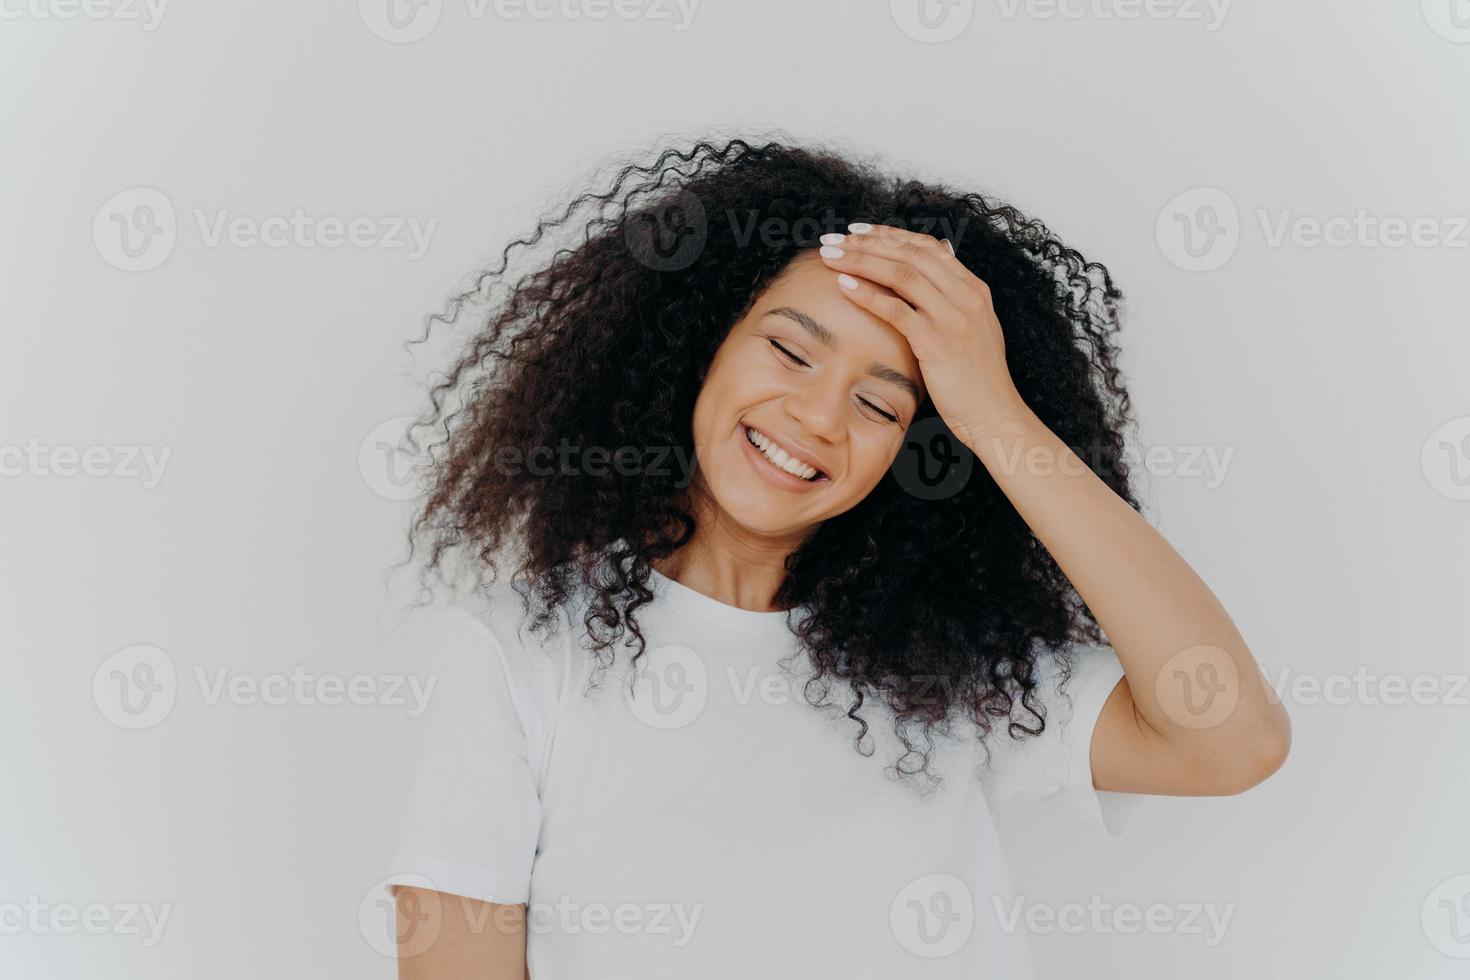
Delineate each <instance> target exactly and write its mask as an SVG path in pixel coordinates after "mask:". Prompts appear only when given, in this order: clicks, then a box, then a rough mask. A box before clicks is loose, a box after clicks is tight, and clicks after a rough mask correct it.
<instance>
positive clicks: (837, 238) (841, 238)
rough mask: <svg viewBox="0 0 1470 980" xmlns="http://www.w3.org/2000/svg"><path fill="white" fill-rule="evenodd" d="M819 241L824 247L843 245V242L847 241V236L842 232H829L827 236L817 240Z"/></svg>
mask: <svg viewBox="0 0 1470 980" xmlns="http://www.w3.org/2000/svg"><path fill="white" fill-rule="evenodd" d="M817 241H819V242H821V243H822V244H823V245H841V244H842V243H843V242H845V241H847V236H846V235H844V234H843V233H842V232H840V231H829V232H827V234H825V235H823V236H822V237H821V238H819V239H817Z"/></svg>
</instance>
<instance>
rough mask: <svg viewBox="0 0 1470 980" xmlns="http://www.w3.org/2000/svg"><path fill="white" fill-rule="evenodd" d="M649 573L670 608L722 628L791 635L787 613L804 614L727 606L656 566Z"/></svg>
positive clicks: (794, 617) (657, 592)
mask: <svg viewBox="0 0 1470 980" xmlns="http://www.w3.org/2000/svg"><path fill="white" fill-rule="evenodd" d="M649 572H650V575H649V585H650V587H651V588H652V589H653V592H654V594H655V595H657V596H659V598H660V599H662V600H663V601H664V602H665V603H667V604H668V606H669V607H670V608H671V609H677V610H680V611H682V612H685V613H688V614H689V615H691V616H694V617H695V618H697V619H701V620H703V621H704V622H707V623H709V624H710V625H712V626H716V627H719V628H722V629H728V630H734V631H736V632H740V633H759V634H763V635H768V636H778V635H780V634H782V633H784V634H786V635H788V636H790V635H792V633H791V627H790V626H788V625H787V616H788V615H790V616H791V617H792V619H793V620H796V619H799V617H800V615H801V611H800V609H799V608H798V609H796V610H784V609H782V610H777V611H775V612H760V611H758V610H755V609H741V608H740V607H739V606H730V605H726V604H725V603H723V602H721V601H720V600H718V599H716V598H714V597H713V596H707V595H705V594H704V593H703V592H697V591H695V590H694V589H691V588H690V587H689V586H687V585H684V584H683V583H682V582H677V581H675V580H674V579H671V578H669V577H668V576H667V575H665V574H663V573H662V572H660V571H659V570H658V569H656V568H652V567H650V568H649Z"/></svg>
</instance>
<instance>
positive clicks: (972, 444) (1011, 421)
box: [952, 394, 1041, 458]
mask: <svg viewBox="0 0 1470 980" xmlns="http://www.w3.org/2000/svg"><path fill="white" fill-rule="evenodd" d="M1040 423H1041V420H1040V419H1038V418H1037V417H1036V413H1035V412H1033V411H1031V408H1030V406H1029V405H1027V404H1026V402H1025V401H1024V400H1023V399H1022V398H1021V396H1020V395H1019V394H1017V395H1013V396H1009V397H1005V398H998V399H996V400H994V401H993V402H992V403H990V404H988V405H986V406H985V407H984V408H983V409H981V410H979V411H976V412H973V413H971V414H969V415H967V416H966V418H965V420H964V421H963V422H962V423H960V424H959V425H958V426H953V427H952V429H953V431H954V434H955V436H956V437H958V438H959V440H960V441H961V442H963V443H964V444H965V445H966V446H968V447H969V449H970V451H971V452H973V453H974V454H975V455H976V456H981V457H982V458H983V456H984V454H985V453H986V452H988V451H989V450H990V449H991V446H990V445H987V444H988V443H993V442H995V441H996V440H997V439H1000V440H1001V441H1007V440H1010V439H1014V438H1017V437H1023V436H1025V435H1027V434H1028V433H1029V432H1030V431H1031V430H1032V429H1033V427H1034V426H1036V425H1039V424H1040Z"/></svg>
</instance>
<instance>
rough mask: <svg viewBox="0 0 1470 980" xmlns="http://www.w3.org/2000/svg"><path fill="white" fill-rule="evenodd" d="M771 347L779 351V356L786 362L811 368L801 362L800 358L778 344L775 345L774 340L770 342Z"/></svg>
mask: <svg viewBox="0 0 1470 980" xmlns="http://www.w3.org/2000/svg"><path fill="white" fill-rule="evenodd" d="M768 339H769V338H768ZM771 346H772V347H774V348H776V349H777V350H778V351H780V352H781V355H782V356H783V357H785V358H787V359H788V360H791V361H794V362H795V363H797V364H800V365H801V366H802V367H811V365H810V364H808V363H807V362H806V361H803V360H802V359H801V358H799V357H797V356H796V355H795V354H793V353H791V351H789V350H787V349H786V348H784V347H782V346H781V345H780V344H778V343H776V341H775V340H771Z"/></svg>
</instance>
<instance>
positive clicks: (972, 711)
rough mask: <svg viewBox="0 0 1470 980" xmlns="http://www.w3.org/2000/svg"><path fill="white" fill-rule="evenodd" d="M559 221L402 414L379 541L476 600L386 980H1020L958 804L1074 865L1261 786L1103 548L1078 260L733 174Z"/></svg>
mask: <svg viewBox="0 0 1470 980" xmlns="http://www.w3.org/2000/svg"><path fill="white" fill-rule="evenodd" d="M630 178H634V180H633V182H632V185H631V186H626V187H625V184H627V183H628V182H629V179H630ZM589 203H590V204H593V205H596V206H597V207H598V209H599V214H598V216H597V217H596V218H594V219H593V220H592V221H591V222H590V223H589V225H588V227H587V236H586V240H585V241H583V242H581V243H578V244H576V246H575V247H574V248H570V249H563V250H561V251H559V252H557V253H556V255H555V256H554V257H553V258H552V260H551V261H550V262H548V263H546V264H545V265H544V267H541V268H539V269H537V270H535V271H534V272H533V273H531V274H529V275H527V276H525V277H523V278H522V279H520V280H519V281H518V282H517V283H516V284H515V286H514V288H513V289H511V290H510V291H509V292H508V294H507V295H505V296H503V297H501V298H500V299H499V300H498V301H497V302H496V303H495V310H494V314H493V316H491V317H490V318H489V321H488V324H487V325H486V326H485V327H484V329H482V330H480V331H479V332H478V333H476V334H475V335H474V336H473V337H472V339H471V340H470V342H469V344H468V346H467V347H466V349H465V350H464V352H463V353H462V355H461V356H460V357H459V359H458V360H457V362H456V363H455V364H454V366H453V368H452V370H451V371H450V373H449V374H448V375H447V376H446V377H445V379H444V380H443V381H442V382H441V383H439V384H438V385H437V386H436V387H435V388H434V389H433V399H432V401H433V407H432V410H431V411H430V412H429V413H428V415H427V416H426V417H425V418H424V419H423V420H422V421H423V422H424V423H425V424H428V425H433V426H440V425H442V426H444V427H445V429H446V430H447V433H448V437H449V438H448V442H447V444H446V445H445V446H444V447H443V450H442V452H440V453H438V454H437V455H436V458H435V462H434V471H433V477H434V479H433V486H432V491H431V493H430V495H429V496H428V498H427V502H426V504H425V506H424V509H423V510H422V511H421V512H420V514H419V515H418V518H417V521H416V523H415V525H414V540H415V541H420V542H423V543H424V544H425V545H427V547H428V558H429V561H428V563H427V567H428V568H429V569H435V570H438V569H442V567H443V565H444V563H445V561H446V559H447V558H448V557H449V556H450V555H451V554H453V555H457V556H459V557H460V558H461V559H463V560H464V561H466V562H467V563H468V564H469V566H470V568H471V569H472V570H474V571H475V572H476V577H477V579H478V580H479V581H480V583H481V584H482V586H483V587H482V588H480V589H478V590H477V591H476V592H475V593H474V594H473V595H470V596H468V597H466V598H462V599H460V600H458V601H457V602H455V603H454V604H452V605H449V606H446V607H442V608H440V609H439V610H437V611H436V612H434V613H433V615H432V616H431V618H430V621H429V622H428V624H427V626H426V631H425V634H424V637H423V642H424V644H425V652H426V654H427V655H428V656H429V657H431V658H433V659H432V660H431V663H432V665H433V667H434V670H435V671H436V673H437V674H438V676H439V688H438V694H437V700H436V701H435V703H434V704H433V705H432V706H431V708H430V712H429V714H430V722H429V731H428V736H427V742H426V744H425V748H424V750H423V755H422V758H421V762H420V765H419V769H418V773H417V778H416V781H415V789H414V791H413V795H412V798H411V800H410V801H409V816H408V820H407V822H406V824H405V827H404V830H403V836H402V840H401V843H400V850H399V855H398V859H397V863H396V866H395V874H394V876H393V877H392V878H390V879H389V885H390V888H392V889H393V890H394V891H395V893H396V895H397V901H398V914H399V920H398V924H399V937H398V938H399V941H400V976H402V977H404V978H427V977H447V976H453V977H461V976H465V977H468V976H473V977H485V978H492V977H493V978H516V977H522V976H525V975H527V973H528V972H529V974H530V975H533V976H545V977H552V978H557V980H574V978H578V977H592V976H598V977H610V976H639V977H642V978H650V977H675V976H677V977H681V978H687V977H701V978H709V977H717V976H731V977H735V976H740V977H750V976H793V977H796V976H800V977H803V978H815V977H839V976H840V977H850V976H913V975H923V976H926V977H975V976H1005V977H1008V978H1010V977H1021V976H1027V975H1029V973H1030V967H1029V960H1028V953H1027V950H1026V945H1025V940H1024V937H1023V936H1022V935H1020V931H1019V928H1018V927H1017V924H1016V920H1015V919H1014V917H1013V916H1012V915H1011V912H1012V910H1013V909H1014V908H1015V896H1014V895H1013V894H1012V893H1011V892H1010V891H1009V889H1010V883H1009V879H1008V876H1007V872H1006V869H1005V864H1004V860H1003V855H1002V854H1001V852H1000V849H999V844H998V842H997V839H996V834H995V830H994V826H993V823H992V816H991V814H992V812H993V811H994V810H995V809H996V808H997V807H999V806H1000V805H1001V804H1002V803H1004V802H1005V801H1006V800H1009V799H1011V798H1014V797H1017V796H1044V797H1050V798H1054V799H1056V800H1058V801H1061V802H1064V803H1069V804H1071V805H1075V806H1078V807H1080V808H1081V812H1082V814H1083V815H1084V816H1085V817H1086V818H1087V819H1089V820H1091V821H1092V823H1093V824H1094V826H1099V827H1101V828H1102V829H1103V830H1104V831H1105V832H1107V833H1109V834H1114V835H1116V834H1121V833H1123V832H1125V831H1126V829H1127V828H1128V827H1129V826H1130V825H1131V823H1132V820H1133V818H1134V816H1135V814H1136V812H1137V807H1138V804H1139V803H1140V802H1141V801H1142V799H1143V798H1144V796H1145V795H1147V794H1164V795H1217V794H1231V793H1238V792H1240V791H1242V790H1244V789H1246V788H1248V787H1250V786H1252V785H1255V784H1256V783H1258V782H1260V781H1261V780H1263V779H1264V778H1266V777H1267V776H1268V775H1270V774H1271V773H1272V772H1273V771H1275V770H1276V769H1277V768H1278V767H1279V766H1280V765H1281V763H1282V761H1283V759H1284V757H1285V755H1286V752H1287V748H1288V745H1289V743H1290V725H1289V722H1288V720H1287V717H1286V715H1285V713H1284V711H1283V710H1282V708H1281V706H1280V705H1279V703H1275V702H1273V700H1272V699H1271V698H1269V697H1268V696H1267V694H1266V686H1265V684H1264V681H1263V678H1262V676H1261V673H1260V670H1259V668H1258V667H1257V666H1256V664H1255V662H1254V660H1253V659H1252V655H1251V653H1250V651H1249V650H1248V649H1247V647H1246V644H1245V642H1244V640H1242V638H1241V636H1240V634H1239V633H1238V632H1237V631H1236V629H1235V627H1234V625H1233V624H1232V623H1231V620H1230V617H1229V616H1228V615H1227V613H1226V612H1225V610H1224V609H1223V608H1221V606H1220V604H1219V602H1217V601H1216V599H1215V597H1214V595H1213V594H1212V593H1211V592H1210V590H1209V589H1208V587H1206V585H1205V584H1204V583H1203V582H1202V581H1201V580H1200V579H1199V577H1198V576H1197V575H1195V573H1194V572H1193V571H1192V570H1191V569H1190V567H1189V566H1188V565H1187V564H1186V563H1185V561H1184V560H1183V559H1182V558H1181V557H1180V556H1179V554H1178V553H1177V552H1175V551H1174V550H1173V549H1172V548H1171V547H1170V546H1169V545H1168V544H1167V542H1165V541H1164V539H1163V538H1162V537H1160V536H1159V534H1158V533H1156V532H1155V531H1154V530H1153V529H1152V528H1151V527H1150V526H1149V524H1148V523H1147V522H1146V521H1145V520H1144V519H1143V518H1142V517H1141V516H1140V515H1139V514H1138V512H1137V509H1136V504H1135V502H1134V499H1133V496H1132V493H1131V491H1130V487H1129V481H1128V472H1127V467H1126V465H1125V462H1124V458H1123V457H1124V442H1123V434H1122V432H1123V428H1124V426H1125V424H1126V423H1127V422H1128V421H1129V401H1128V397H1127V394H1126V391H1125V389H1124V386H1123V382H1122V378H1121V375H1120V373H1119V371H1118V369H1117V367H1116V363H1115V362H1116V357H1117V349H1116V346H1115V344H1114V342H1113V337H1114V335H1115V333H1116V331H1117V327H1118V314H1117V303H1118V300H1119V299H1120V298H1121V293H1120V292H1119V291H1118V290H1117V289H1116V288H1115V287H1114V285H1113V283H1112V280H1111V278H1110V276H1109V274H1108V272H1107V270H1106V269H1105V268H1104V267H1103V266H1101V265H1098V264H1096V263H1090V262H1087V261H1085V260H1084V258H1083V257H1082V256H1081V255H1080V254H1079V253H1078V252H1077V251H1075V250H1074V249H1071V248H1068V247H1066V246H1065V245H1063V244H1062V243H1061V242H1060V241H1059V240H1058V239H1057V238H1056V237H1055V236H1054V235H1053V234H1052V233H1051V232H1050V231H1049V230H1048V229H1047V228H1046V227H1045V226H1044V225H1042V224H1041V223H1040V222H1038V221H1036V220H1034V219H1031V218H1029V217H1027V216H1025V215H1023V214H1022V213H1021V212H1019V211H1017V210H1016V209H1014V208H1012V207H1009V206H1006V205H1004V204H1000V203H998V202H995V201H993V200H990V199H988V198H986V197H984V196H982V195H980V194H974V193H961V192H958V191H954V190H951V189H949V188H946V187H942V186H935V185H932V184H922V183H918V182H915V181H901V180H896V179H892V178H889V177H887V176H885V175H884V174H882V173H881V172H879V171H878V170H876V169H874V168H873V167H871V166H866V165H860V164H855V163H851V162H848V161H846V160H844V159H842V158H840V157H839V156H837V155H835V154H832V153H828V152H821V151H817V150H813V149H810V148H801V147H796V146H791V145H783V144H781V143H775V142H773V143H767V144H765V145H750V144H748V143H746V142H744V141H740V140H735V141H731V142H729V143H728V144H726V145H725V146H723V147H719V146H716V145H714V144H711V143H708V142H700V143H698V144H696V145H695V146H694V147H692V148H691V150H690V151H689V152H688V153H676V152H673V151H668V152H665V153H664V154H662V155H661V156H659V157H658V159H657V160H656V161H654V162H653V163H652V164H651V165H650V166H648V167H628V168H625V169H624V170H622V171H621V172H620V174H619V175H618V178H617V180H616V181H614V183H613V186H612V187H611V189H610V190H608V191H607V192H606V193H604V194H602V195H584V196H583V197H581V198H578V199H577V201H575V202H574V203H573V206H572V207H569V208H568V209H567V212H566V213H565V214H564V215H563V216H562V218H561V219H559V221H558V222H554V223H553V224H559V223H561V222H563V221H565V220H566V219H567V218H568V217H570V215H571V214H573V213H574V212H575V211H576V209H577V208H578V207H579V206H581V205H583V204H589ZM609 204H611V205H614V212H613V214H612V215H611V216H609V215H607V214H605V213H604V212H605V211H606V206H607V205H609ZM547 227H548V225H547V223H545V222H543V223H542V226H541V227H539V228H538V229H537V232H536V234H535V235H534V236H532V238H531V239H529V240H528V241H523V242H518V243H516V244H523V245H528V244H534V243H535V242H537V241H539V240H540V239H541V237H542V232H543V231H544V230H546V229H547ZM510 251H511V249H510V248H507V249H506V251H505V253H504V254H503V255H502V266H501V269H500V270H499V272H497V273H492V274H487V276H486V277H482V282H481V283H480V284H479V285H484V281H485V280H488V281H490V282H495V281H496V279H497V277H498V276H499V275H500V274H502V273H504V271H505V270H506V269H507V268H508V265H509V263H508V256H509V254H510ZM477 293H479V290H475V291H472V292H470V293H466V294H464V295H462V296H460V297H459V298H458V299H457V300H455V302H454V303H453V304H452V306H451V308H450V310H449V313H448V315H447V316H445V317H440V318H438V319H441V320H448V321H454V320H457V319H458V316H459V313H460V311H461V308H462V307H463V305H464V304H465V303H466V302H468V301H469V300H470V299H471V298H473V297H474V296H475V295H476V294H477ZM451 401H453V403H454V404H455V406H456V407H455V408H453V409H450V408H449V407H448V406H449V405H450V404H451ZM507 555H514V558H513V567H512V568H506V567H505V565H506V560H505V559H506V556H507ZM506 571H509V572H510V575H509V576H506V575H505V574H503V573H504V572H506ZM619 651H631V655H630V656H625V657H624V658H621V659H620V658H619V657H618V653H619ZM609 670H611V671H614V672H616V676H617V677H618V678H619V680H620V681H621V683H619V684H616V685H610V686H609V685H604V684H603V683H602V680H603V679H604V678H605V677H606V674H607V672H608V671H609ZM880 759H881V760H883V761H886V762H887V763H888V765H886V766H884V765H880V764H879V761H880Z"/></svg>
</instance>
